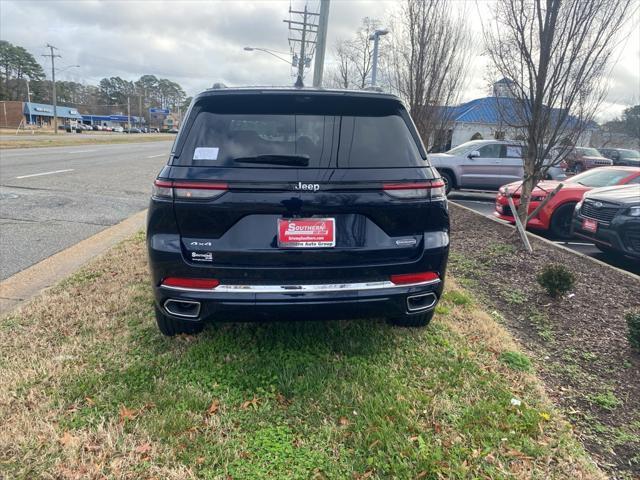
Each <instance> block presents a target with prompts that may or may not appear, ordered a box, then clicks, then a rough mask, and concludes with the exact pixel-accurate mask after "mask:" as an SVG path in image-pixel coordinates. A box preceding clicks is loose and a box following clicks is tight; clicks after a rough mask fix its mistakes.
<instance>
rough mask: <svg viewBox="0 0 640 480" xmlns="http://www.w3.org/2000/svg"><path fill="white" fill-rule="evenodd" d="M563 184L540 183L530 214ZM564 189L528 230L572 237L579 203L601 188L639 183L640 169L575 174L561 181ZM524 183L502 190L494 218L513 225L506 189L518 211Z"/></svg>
mask: <svg viewBox="0 0 640 480" xmlns="http://www.w3.org/2000/svg"><path fill="white" fill-rule="evenodd" d="M559 183H560V182H557V181H552V180H547V181H544V182H540V183H539V184H538V186H537V187H536V188H534V190H533V192H532V194H531V202H530V204H529V214H531V212H533V210H534V209H535V208H536V207H537V206H538V205H540V202H542V201H543V200H544V199H545V197H546V196H547V195H548V194H549V193H551V192H552V191H553V190H554V189H555V188H556V187H557V186H558V184H559ZM562 183H563V184H564V186H563V187H562V188H561V189H560V191H559V192H558V193H557V194H556V195H555V196H554V197H553V198H552V199H551V200H549V202H548V203H547V204H546V205H545V206H544V208H543V209H542V210H540V212H538V214H537V215H536V217H535V218H532V219H531V220H530V221H529V223H528V224H527V227H528V228H531V229H536V230H550V231H551V233H553V234H554V235H555V236H557V237H559V238H564V239H566V238H569V237H570V236H571V216H572V215H573V210H574V207H575V206H576V203H578V202H579V201H580V200H582V196H583V195H584V194H585V192H588V191H589V190H591V189H594V188H599V187H610V186H614V185H625V184H632V183H637V184H640V168H636V167H599V168H594V169H591V170H588V171H586V172H583V173H580V174H578V175H575V176H573V177H571V178H569V179H568V180H564V181H563V182H562ZM521 184H522V182H513V183H510V184H508V185H504V186H502V187H500V190H499V191H498V196H497V197H496V209H495V212H494V215H495V216H496V217H498V218H501V219H502V220H507V221H508V222H511V223H513V222H514V221H515V220H514V218H513V215H512V214H511V209H510V208H509V202H508V200H507V196H506V194H505V192H506V189H507V188H508V189H509V192H511V193H512V197H513V203H514V204H515V206H516V208H517V207H518V206H519V205H520V194H519V189H520V185H521Z"/></svg>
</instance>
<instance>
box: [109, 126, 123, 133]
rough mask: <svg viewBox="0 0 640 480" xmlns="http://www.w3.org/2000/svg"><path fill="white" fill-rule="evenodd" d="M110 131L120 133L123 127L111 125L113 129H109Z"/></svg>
mask: <svg viewBox="0 0 640 480" xmlns="http://www.w3.org/2000/svg"><path fill="white" fill-rule="evenodd" d="M111 131H112V132H118V133H122V132H124V128H122V127H113V130H111Z"/></svg>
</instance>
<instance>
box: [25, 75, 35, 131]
mask: <svg viewBox="0 0 640 480" xmlns="http://www.w3.org/2000/svg"><path fill="white" fill-rule="evenodd" d="M26 80H27V108H28V109H29V125H31V122H33V114H32V113H31V91H30V90H29V79H28V78H27V79H26Z"/></svg>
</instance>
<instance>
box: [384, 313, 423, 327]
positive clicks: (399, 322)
mask: <svg viewBox="0 0 640 480" xmlns="http://www.w3.org/2000/svg"><path fill="white" fill-rule="evenodd" d="M434 313H435V309H433V310H430V311H428V312H425V313H414V314H411V315H409V314H407V315H403V316H401V317H393V318H390V319H389V320H388V321H389V323H390V324H391V325H396V326H398V327H414V328H415V327H426V326H427V325H429V323H430V322H431V319H432V318H433V314H434Z"/></svg>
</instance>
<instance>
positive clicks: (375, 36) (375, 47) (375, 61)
mask: <svg viewBox="0 0 640 480" xmlns="http://www.w3.org/2000/svg"><path fill="white" fill-rule="evenodd" d="M387 33H389V30H376V31H375V32H373V33H372V34H371V36H370V37H369V40H373V65H372V67H371V86H372V87H375V86H376V76H377V74H378V43H379V41H380V37H381V36H382V35H386V34H387Z"/></svg>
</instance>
